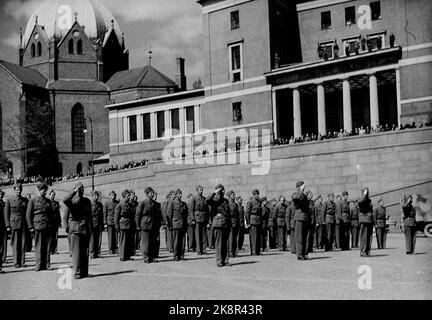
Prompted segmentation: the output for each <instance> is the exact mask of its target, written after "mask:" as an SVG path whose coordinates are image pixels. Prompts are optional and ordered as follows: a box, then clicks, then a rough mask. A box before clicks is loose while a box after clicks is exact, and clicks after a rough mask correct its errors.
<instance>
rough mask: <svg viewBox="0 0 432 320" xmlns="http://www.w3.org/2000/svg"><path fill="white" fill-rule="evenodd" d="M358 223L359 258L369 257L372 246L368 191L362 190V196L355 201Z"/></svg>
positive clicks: (370, 205) (370, 208) (371, 219)
mask: <svg viewBox="0 0 432 320" xmlns="http://www.w3.org/2000/svg"><path fill="white" fill-rule="evenodd" d="M357 203H358V207H359V210H360V211H359V222H360V256H361V257H369V256H370V249H371V245H372V234H373V216H372V211H373V208H372V201H371V200H370V199H369V189H368V188H363V189H362V196H361V197H360V198H359V199H358V200H357Z"/></svg>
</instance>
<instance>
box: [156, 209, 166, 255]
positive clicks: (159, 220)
mask: <svg viewBox="0 0 432 320" xmlns="http://www.w3.org/2000/svg"><path fill="white" fill-rule="evenodd" d="M154 204H155V207H156V209H155V210H156V221H155V224H156V226H155V233H156V247H155V250H154V252H153V253H154V256H153V259H156V258H158V257H159V250H160V229H161V227H162V225H163V221H164V218H163V216H162V206H161V204H160V203H159V202H157V201H154Z"/></svg>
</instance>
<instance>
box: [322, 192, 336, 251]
mask: <svg viewBox="0 0 432 320" xmlns="http://www.w3.org/2000/svg"><path fill="white" fill-rule="evenodd" d="M333 200H334V194H333V193H329V194H328V195H327V201H326V202H324V204H323V206H322V209H321V210H322V214H323V215H324V221H325V223H326V235H327V241H326V248H325V251H332V250H333V242H334V236H335V227H336V204H335V203H334V201H333Z"/></svg>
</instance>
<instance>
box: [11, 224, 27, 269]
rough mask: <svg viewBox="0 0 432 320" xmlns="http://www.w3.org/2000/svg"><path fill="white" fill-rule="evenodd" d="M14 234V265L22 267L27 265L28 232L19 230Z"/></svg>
mask: <svg viewBox="0 0 432 320" xmlns="http://www.w3.org/2000/svg"><path fill="white" fill-rule="evenodd" d="M12 233H13V235H12V236H13V243H12V249H13V257H14V264H15V265H16V266H22V265H24V264H25V254H26V231H25V229H24V228H21V229H18V230H12Z"/></svg>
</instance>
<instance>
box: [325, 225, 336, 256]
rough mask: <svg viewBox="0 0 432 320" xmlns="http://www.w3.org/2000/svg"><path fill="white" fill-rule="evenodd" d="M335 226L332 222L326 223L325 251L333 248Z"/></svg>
mask: <svg viewBox="0 0 432 320" xmlns="http://www.w3.org/2000/svg"><path fill="white" fill-rule="evenodd" d="M335 226H336V225H335V224H334V223H327V224H326V235H327V241H326V247H325V251H331V250H333V241H334V236H335V229H336V228H335Z"/></svg>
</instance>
